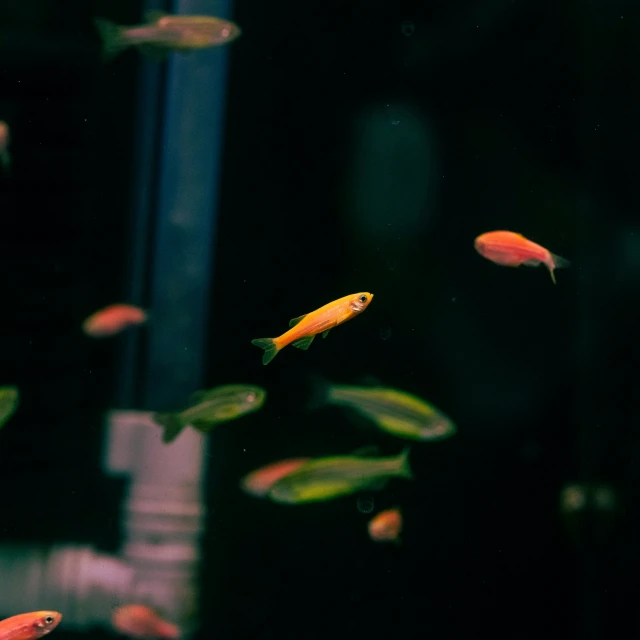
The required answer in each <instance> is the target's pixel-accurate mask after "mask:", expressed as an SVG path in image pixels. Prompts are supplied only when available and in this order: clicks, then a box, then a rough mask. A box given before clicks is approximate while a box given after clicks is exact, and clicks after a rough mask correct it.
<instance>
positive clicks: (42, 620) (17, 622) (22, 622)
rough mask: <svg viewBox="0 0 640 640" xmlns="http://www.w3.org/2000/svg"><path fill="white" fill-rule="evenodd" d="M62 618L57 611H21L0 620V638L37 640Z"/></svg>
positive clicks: (51, 629) (6, 639)
mask: <svg viewBox="0 0 640 640" xmlns="http://www.w3.org/2000/svg"><path fill="white" fill-rule="evenodd" d="M61 620H62V614H60V613H58V612H57V611H33V612H31V613H21V614H20V615H17V616H12V617H11V618H7V619H6V620H2V622H0V640H38V638H42V636H46V635H47V634H48V633H50V632H51V631H53V630H54V629H55V628H56V627H57V626H58V625H59V624H60V621H61Z"/></svg>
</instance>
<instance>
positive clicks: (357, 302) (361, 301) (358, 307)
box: [349, 291, 373, 313]
mask: <svg viewBox="0 0 640 640" xmlns="http://www.w3.org/2000/svg"><path fill="white" fill-rule="evenodd" d="M372 300H373V293H369V292H368V291H361V292H360V293H356V294H354V295H353V297H352V298H351V301H350V302H349V307H350V309H351V310H352V311H355V312H356V313H362V312H363V311H364V310H365V309H366V308H367V307H368V306H369V304H370V302H371V301H372Z"/></svg>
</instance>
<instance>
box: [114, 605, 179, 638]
mask: <svg viewBox="0 0 640 640" xmlns="http://www.w3.org/2000/svg"><path fill="white" fill-rule="evenodd" d="M111 624H112V625H113V627H114V629H115V630H116V631H118V632H119V633H123V634H125V635H127V636H131V637H133V638H179V637H180V629H178V627H177V626H176V625H175V624H171V622H167V621H166V620H163V619H162V618H161V617H160V616H159V615H158V614H157V613H156V612H155V611H154V610H153V609H151V608H149V607H147V606H145V605H142V604H128V605H125V606H123V607H118V608H117V609H116V610H115V611H114V612H113V615H112V616H111Z"/></svg>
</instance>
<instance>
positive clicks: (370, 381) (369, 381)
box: [357, 376, 383, 387]
mask: <svg viewBox="0 0 640 640" xmlns="http://www.w3.org/2000/svg"><path fill="white" fill-rule="evenodd" d="M357 383H358V384H359V385H362V386H363V387H382V386H383V384H382V380H380V378H376V377H375V376H361V377H360V378H358V379H357Z"/></svg>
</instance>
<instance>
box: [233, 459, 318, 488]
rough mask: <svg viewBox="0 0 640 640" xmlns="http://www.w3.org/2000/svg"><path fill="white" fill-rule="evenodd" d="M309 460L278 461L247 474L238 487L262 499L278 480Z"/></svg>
mask: <svg viewBox="0 0 640 640" xmlns="http://www.w3.org/2000/svg"><path fill="white" fill-rule="evenodd" d="M310 459H311V458H288V459H287V460H280V461H279V462H273V463H271V464H268V465H266V466H264V467H261V468H260V469H256V470H255V471H252V472H251V473H249V474H247V475H246V476H245V477H244V478H242V481H241V482H240V486H241V487H242V488H243V489H244V491H246V492H247V493H250V494H251V495H254V496H257V497H262V496H265V495H267V493H269V489H271V487H272V486H273V485H274V484H275V483H276V482H278V480H280V478H284V477H285V476H287V475H289V474H290V473H292V472H293V471H295V470H296V469H298V468H299V467H301V466H302V465H303V464H304V463H305V462H309V460H310Z"/></svg>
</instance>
